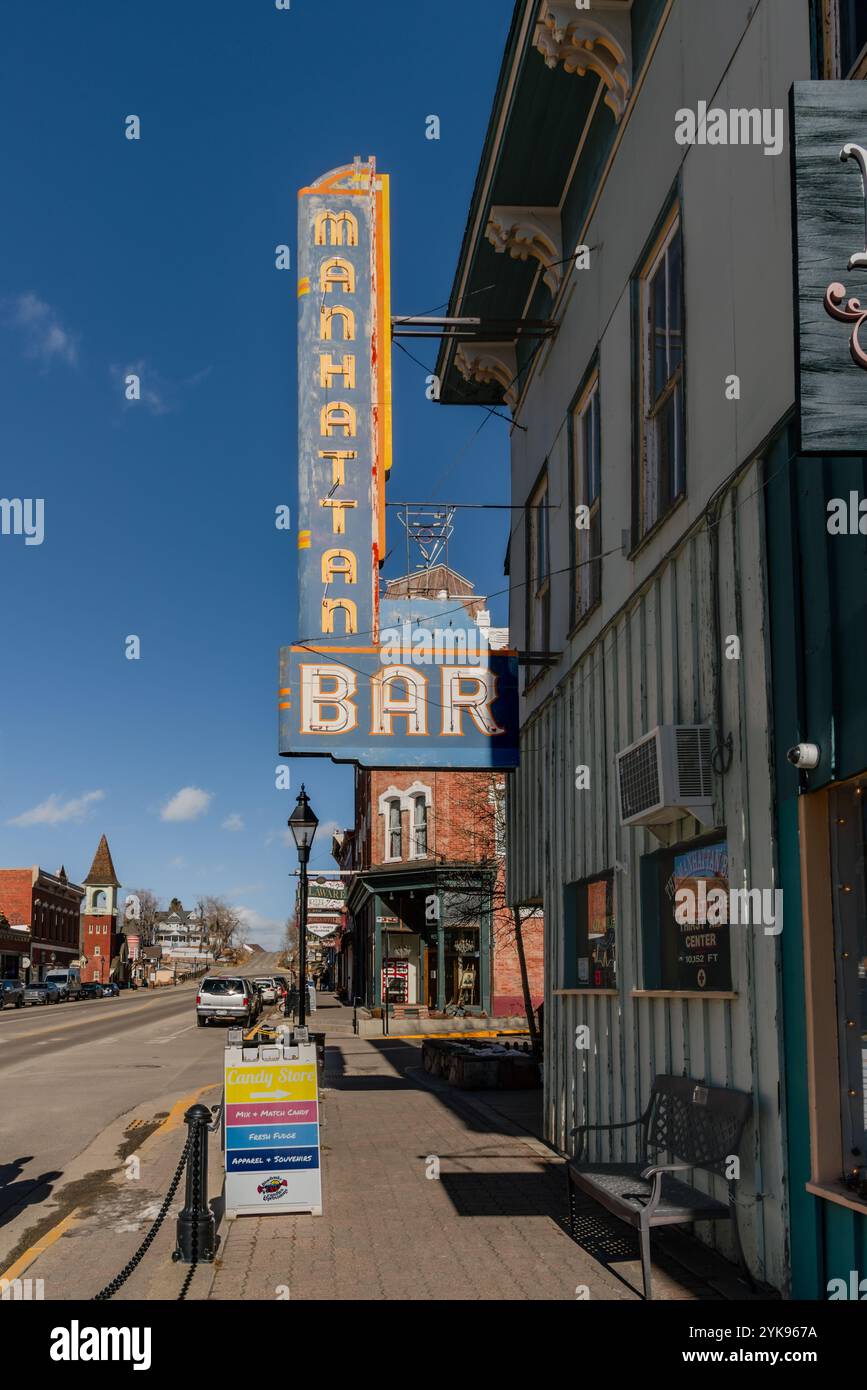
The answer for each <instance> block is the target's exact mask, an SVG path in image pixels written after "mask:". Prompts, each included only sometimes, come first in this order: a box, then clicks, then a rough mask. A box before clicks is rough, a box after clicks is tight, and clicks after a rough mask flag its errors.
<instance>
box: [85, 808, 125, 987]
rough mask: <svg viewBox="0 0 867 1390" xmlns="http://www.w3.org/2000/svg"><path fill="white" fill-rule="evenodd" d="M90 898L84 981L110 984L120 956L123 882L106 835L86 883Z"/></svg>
mask: <svg viewBox="0 0 867 1390" xmlns="http://www.w3.org/2000/svg"><path fill="white" fill-rule="evenodd" d="M84 887H85V889H86V890H87V895H86V897H85V901H84V915H83V917H82V919H81V954H82V959H83V961H84V964H83V965H82V969H81V978H82V981H87V980H98V981H99V983H100V984H103V985H107V984H108V982H109V979H110V978H111V963H112V961H113V960H114V958H115V957H116V956H119V955H120V953H121V943H122V942H123V935H122V933H121V931H120V928H119V924H118V920H117V890H118V889H119V888H120V880H119V878H118V876H117V874H116V873H115V871H114V864H113V863H112V860H111V850H110V849H109V847H108V840H107V839H106V838H105V836H104V835H103V836H102V837H101V839H100V841H99V845H98V846H97V850H96V854H95V855H94V856H93V863H92V864H91V866H90V872H89V874H88V875H87V878H86V879H85V880H84Z"/></svg>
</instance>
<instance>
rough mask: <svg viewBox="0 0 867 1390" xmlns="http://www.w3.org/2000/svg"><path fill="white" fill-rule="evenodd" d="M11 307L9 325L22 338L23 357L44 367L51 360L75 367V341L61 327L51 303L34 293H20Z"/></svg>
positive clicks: (11, 302) (76, 343)
mask: <svg viewBox="0 0 867 1390" xmlns="http://www.w3.org/2000/svg"><path fill="white" fill-rule="evenodd" d="M7 304H11V309H12V316H11V322H12V323H13V324H14V326H15V327H16V328H20V330H21V333H22V335H23V338H24V355H25V357H32V358H35V359H36V360H37V361H39V362H41V363H42V364H43V366H46V367H47V366H50V365H51V363H52V362H54V361H60V362H65V363H66V364H67V365H68V366H70V367H74V366H75V364H76V362H77V361H78V341H77V339H76V338H74V337H73V335H72V334H71V333H69V332H67V330H66V329H65V328H64V327H63V325H62V324H61V322H60V320H59V319H58V317H57V315H56V314H55V312H54V310H53V309H52V308H51V305H50V304H46V303H45V301H44V300H43V299H40V298H39V296H38V295H35V294H19V295H18V296H17V297H16V298H15V299H13V300H11V301H7Z"/></svg>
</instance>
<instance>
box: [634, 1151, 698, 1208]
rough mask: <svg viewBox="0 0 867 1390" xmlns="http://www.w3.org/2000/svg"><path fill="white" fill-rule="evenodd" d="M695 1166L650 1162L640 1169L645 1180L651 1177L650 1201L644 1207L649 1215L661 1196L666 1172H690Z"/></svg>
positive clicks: (692, 1164) (690, 1164) (691, 1164)
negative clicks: (647, 1165)
mask: <svg viewBox="0 0 867 1390" xmlns="http://www.w3.org/2000/svg"><path fill="white" fill-rule="evenodd" d="M694 1167H695V1164H694V1163H651V1165H650V1167H649V1168H645V1169H643V1171H642V1174H641V1176H642V1177H643V1178H644V1179H645V1180H646V1179H647V1178H653V1191H652V1192H651V1194H650V1201H649V1202H648V1203H647V1206H646V1207H645V1208H644V1210H645V1212H647V1214H648V1215H649V1216H650V1215H652V1214H653V1212H655V1211H656V1208H657V1207H658V1206H659V1202H660V1199H661V1197H662V1179H663V1177H664V1176H665V1174H666V1173H691V1172H692V1170H693V1168H694Z"/></svg>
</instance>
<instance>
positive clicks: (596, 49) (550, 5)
mask: <svg viewBox="0 0 867 1390" xmlns="http://www.w3.org/2000/svg"><path fill="white" fill-rule="evenodd" d="M630 8H631V0H593V9H592V14H593V16H594V17H593V18H590V13H591V12H590V11H583V10H578V11H576V9H575V6H574V5H572V4H567V3H565V0H542V6H541V9H540V10H539V17H538V19H537V21H536V32H535V34H534V36H533V46H534V47H535V48H536V49H538V51H539V52H540V53H541V55H542V57H543V58H544V60H545V64H546V66H547V67H549V68H556V67H557V66H558V64H559V63H562V64H563V67H564V68H565V70H566V72H577V73H578V74H579V75H580V76H581V77H583V76H584V74H585V73H587V72H593V73H595V74H596V75H597V77H600V78H601V79H602V81H603V83H604V84H605V87H606V88H607V91H606V94H605V105H606V106H607V107H609V109H610V110H611V111H613V113H614V119H615V120H616V121H619V120H620V119H621V117H622V116H623V113H624V111H625V110H626V107H627V104H628V102H629V97H630V93H631V91H632V27H631V22H630V13H629V12H630Z"/></svg>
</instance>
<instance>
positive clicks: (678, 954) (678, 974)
mask: <svg viewBox="0 0 867 1390" xmlns="http://www.w3.org/2000/svg"><path fill="white" fill-rule="evenodd" d="M659 867H660V888H661V903H660V933H661V934H660V941H661V948H662V979H661V985H662V988H663V989H683V990H730V989H731V987H732V982H731V946H730V935H729V933H730V927H729V920H728V918H729V906H728V904H729V896H728V891H729V857H728V844H727V843H726V841H725V840H720V841H717V842H716V843H715V844H711V845H699V846H696V847H695V848H692V849H690V848H689V847H684V848H681V849H679V850H675V851H674V852H673V853H670V854H664V855H661V856H660V860H659Z"/></svg>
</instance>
